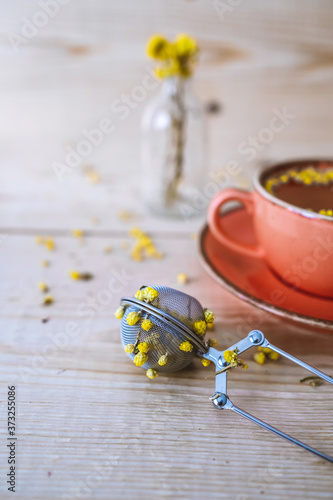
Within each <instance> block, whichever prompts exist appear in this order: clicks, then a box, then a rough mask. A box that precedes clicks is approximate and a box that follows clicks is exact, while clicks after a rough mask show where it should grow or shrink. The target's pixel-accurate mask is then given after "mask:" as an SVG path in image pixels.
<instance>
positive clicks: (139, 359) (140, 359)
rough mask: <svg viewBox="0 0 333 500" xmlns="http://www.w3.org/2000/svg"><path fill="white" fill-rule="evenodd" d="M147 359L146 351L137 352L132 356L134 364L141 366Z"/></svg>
mask: <svg viewBox="0 0 333 500" xmlns="http://www.w3.org/2000/svg"><path fill="white" fill-rule="evenodd" d="M147 360H148V355H147V354H146V353H144V352H138V354H136V355H135V356H134V359H133V363H134V364H135V365H136V366H142V365H144V364H145V362H146V361H147Z"/></svg>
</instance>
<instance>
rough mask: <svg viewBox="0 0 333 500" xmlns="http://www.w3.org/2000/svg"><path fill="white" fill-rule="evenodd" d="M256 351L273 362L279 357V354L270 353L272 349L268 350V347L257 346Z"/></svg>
mask: <svg viewBox="0 0 333 500" xmlns="http://www.w3.org/2000/svg"><path fill="white" fill-rule="evenodd" d="M258 351H259V352H264V353H265V354H266V356H267V357H268V358H269V359H272V360H274V361H276V360H277V359H279V357H280V354H279V353H277V352H275V351H272V349H270V348H269V347H261V346H259V347H258Z"/></svg>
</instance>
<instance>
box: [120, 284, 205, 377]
mask: <svg viewBox="0 0 333 500" xmlns="http://www.w3.org/2000/svg"><path fill="white" fill-rule="evenodd" d="M152 288H154V289H155V290H157V291H158V294H159V295H158V297H157V298H156V299H155V300H154V301H153V302H151V304H152V305H153V306H154V307H156V308H158V309H159V310H161V311H165V312H167V313H168V314H170V315H171V316H172V317H173V318H175V319H177V320H178V321H180V322H181V323H182V324H183V325H185V326H186V327H187V328H189V329H190V330H191V331H192V332H193V334H194V335H196V336H197V337H198V338H199V339H200V340H201V342H202V341H203V337H204V336H203V335H200V336H199V335H197V334H196V333H195V332H194V330H193V325H194V323H195V322H196V321H200V320H201V321H205V315H204V311H203V308H202V306H201V304H200V302H198V301H197V300H196V299H195V298H194V297H191V296H190V295H187V294H186V293H183V292H179V291H178V290H174V289H173V288H168V287H165V286H152ZM133 311H136V312H140V317H141V319H140V320H139V321H138V323H136V324H135V325H129V324H128V323H127V321H126V318H127V316H128V314H129V313H130V312H133ZM146 318H147V319H149V320H150V321H151V322H152V323H153V326H152V327H151V328H150V330H149V331H145V330H143V329H142V328H141V324H142V321H143V320H144V319H146ZM121 340H122V343H123V346H125V345H127V344H134V345H135V344H137V343H138V342H147V344H148V345H149V351H148V353H147V355H148V360H147V361H146V363H145V364H144V365H143V368H144V369H146V370H147V369H149V368H153V369H155V370H157V371H158V372H160V373H162V372H163V373H168V372H174V371H177V370H180V369H181V368H184V367H185V366H187V365H188V364H189V363H190V362H191V361H192V359H193V358H194V357H195V356H196V354H197V348H196V347H195V346H194V347H193V349H192V351H191V352H185V351H182V350H180V349H179V346H180V344H182V343H183V342H185V341H186V340H188V341H189V342H191V340H190V339H189V338H187V336H186V334H185V333H184V332H183V331H182V330H181V329H180V328H178V327H177V326H176V325H174V324H173V323H172V322H171V321H167V320H165V319H164V320H162V319H161V318H159V317H158V316H157V315H155V314H153V313H148V312H145V311H143V310H142V309H140V306H137V305H131V306H129V307H127V308H126V311H125V314H124V316H123V318H122V322H121ZM165 354H166V355H167V362H166V364H165V365H163V366H160V365H159V364H158V360H159V359H160V358H161V356H164V355H165ZM129 356H130V357H131V358H132V359H134V356H135V353H132V354H129Z"/></svg>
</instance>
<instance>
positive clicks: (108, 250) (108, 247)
mask: <svg viewBox="0 0 333 500" xmlns="http://www.w3.org/2000/svg"><path fill="white" fill-rule="evenodd" d="M111 252H112V247H110V246H106V247H104V253H111Z"/></svg>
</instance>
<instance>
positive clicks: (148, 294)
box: [143, 286, 158, 302]
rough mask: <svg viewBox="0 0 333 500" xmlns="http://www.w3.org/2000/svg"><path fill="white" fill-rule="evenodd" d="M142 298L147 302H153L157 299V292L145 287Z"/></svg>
mask: <svg viewBox="0 0 333 500" xmlns="http://www.w3.org/2000/svg"><path fill="white" fill-rule="evenodd" d="M143 292H144V297H145V300H146V301H147V302H153V300H155V299H157V297H158V291H157V290H155V289H154V288H152V287H151V286H147V287H146V288H145V289H144V290H143Z"/></svg>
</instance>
